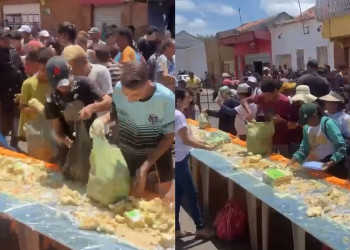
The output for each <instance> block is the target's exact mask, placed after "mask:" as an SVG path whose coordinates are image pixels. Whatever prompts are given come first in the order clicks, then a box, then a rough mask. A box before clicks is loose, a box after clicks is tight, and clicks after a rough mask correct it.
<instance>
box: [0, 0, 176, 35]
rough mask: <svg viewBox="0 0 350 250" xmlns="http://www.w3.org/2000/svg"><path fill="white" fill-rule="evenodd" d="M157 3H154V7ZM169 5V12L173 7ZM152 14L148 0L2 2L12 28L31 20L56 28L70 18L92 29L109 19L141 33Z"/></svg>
mask: <svg viewBox="0 0 350 250" xmlns="http://www.w3.org/2000/svg"><path fill="white" fill-rule="evenodd" d="M153 2H154V1H153ZM159 2H164V1H161V0H157V3H158V4H159ZM153 5H154V3H152V6H151V8H150V9H152V8H153ZM166 8H167V10H168V12H169V8H170V7H169V6H166ZM168 12H166V11H164V13H166V14H169V13H168ZM151 13H153V12H152V11H151ZM149 14H150V13H149V8H148V1H146V0H141V1H127V0H2V1H1V2H0V18H1V21H2V22H1V24H2V25H1V26H3V27H4V26H9V27H10V28H12V29H17V28H19V27H20V26H21V25H23V24H28V25H30V26H33V25H38V26H39V27H40V28H41V29H47V30H49V31H53V32H54V31H55V30H56V29H57V26H58V24H59V23H61V22H63V21H69V22H71V23H74V24H75V25H76V27H77V29H78V30H89V29H90V28H91V27H92V26H97V27H99V28H102V25H103V23H106V25H117V26H118V27H123V26H128V25H133V26H134V27H135V28H136V34H135V35H136V36H141V35H143V34H144V30H145V28H146V27H147V25H148V19H149V18H148V15H149ZM153 14H154V13H153ZM168 21H169V20H166V21H165V22H168Z"/></svg>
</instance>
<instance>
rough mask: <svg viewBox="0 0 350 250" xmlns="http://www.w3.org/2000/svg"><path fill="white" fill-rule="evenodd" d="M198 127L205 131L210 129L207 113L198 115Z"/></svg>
mask: <svg viewBox="0 0 350 250" xmlns="http://www.w3.org/2000/svg"><path fill="white" fill-rule="evenodd" d="M198 125H199V128H200V129H205V128H207V127H210V123H209V121H208V114H207V113H204V112H202V113H200V114H199V116H198Z"/></svg>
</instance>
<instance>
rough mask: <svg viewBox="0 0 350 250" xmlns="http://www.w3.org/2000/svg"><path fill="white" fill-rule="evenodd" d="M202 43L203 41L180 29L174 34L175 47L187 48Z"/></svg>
mask: <svg viewBox="0 0 350 250" xmlns="http://www.w3.org/2000/svg"><path fill="white" fill-rule="evenodd" d="M200 45H204V42H203V41H202V40H200V39H198V38H197V37H195V36H192V35H191V34H189V33H187V32H186V31H184V30H182V31H180V32H179V33H177V34H176V35H175V49H188V48H192V47H197V46H200Z"/></svg>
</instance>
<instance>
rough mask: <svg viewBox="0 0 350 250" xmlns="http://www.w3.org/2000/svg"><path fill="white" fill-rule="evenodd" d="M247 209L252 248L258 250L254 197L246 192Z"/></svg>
mask: <svg viewBox="0 0 350 250" xmlns="http://www.w3.org/2000/svg"><path fill="white" fill-rule="evenodd" d="M247 209H248V222H249V233H250V244H251V247H252V250H258V226H257V218H256V197H255V196H254V195H252V194H250V193H249V192H247Z"/></svg>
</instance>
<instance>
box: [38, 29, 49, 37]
mask: <svg viewBox="0 0 350 250" xmlns="http://www.w3.org/2000/svg"><path fill="white" fill-rule="evenodd" d="M41 36H42V37H50V34H49V32H48V31H47V30H42V31H40V32H39V37H41Z"/></svg>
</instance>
